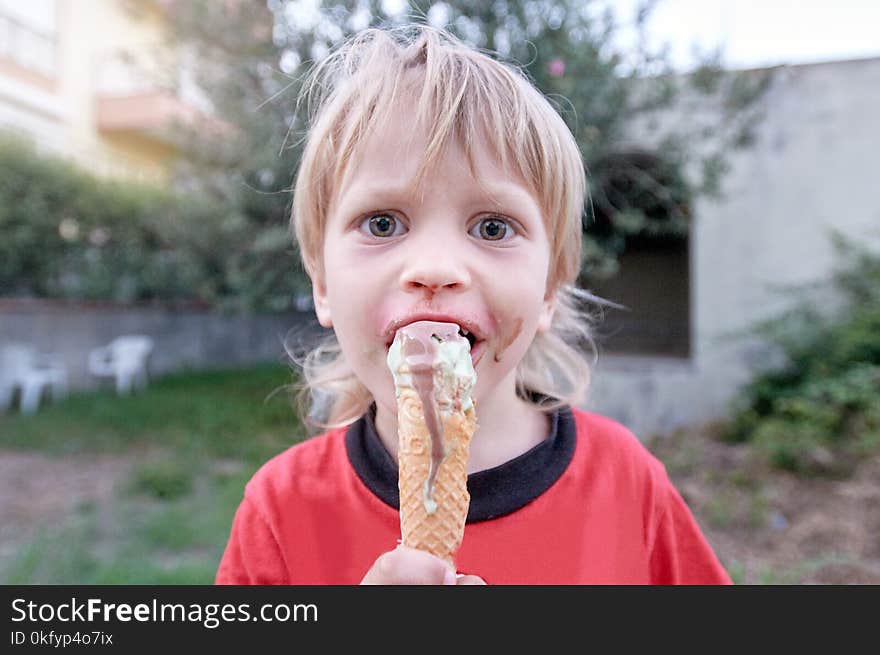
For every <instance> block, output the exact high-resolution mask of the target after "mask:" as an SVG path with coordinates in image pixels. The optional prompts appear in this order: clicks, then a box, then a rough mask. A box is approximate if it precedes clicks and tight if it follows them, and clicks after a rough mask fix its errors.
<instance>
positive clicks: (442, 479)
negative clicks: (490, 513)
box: [397, 389, 477, 567]
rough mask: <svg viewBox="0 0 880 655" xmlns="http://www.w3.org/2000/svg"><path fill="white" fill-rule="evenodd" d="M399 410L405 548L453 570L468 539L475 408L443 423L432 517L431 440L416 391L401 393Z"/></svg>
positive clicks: (454, 414)
mask: <svg viewBox="0 0 880 655" xmlns="http://www.w3.org/2000/svg"><path fill="white" fill-rule="evenodd" d="M397 408H398V418H397V420H398V437H399V451H398V466H399V470H400V474H399V476H400V477H399V481H398V487H399V489H400V530H401V535H402V538H403V544H404V545H405V546H410V547H411V548H418V549H419V550H424V551H427V552H429V553H432V554H433V555H436V556H437V557H440V558H441V559H444V560H446V561H447V562H449V564H451V565H453V567H454V562H453V556H454V554H455V552H456V551H457V550H458V547H459V546H460V545H461V540H462V537H463V536H464V524H465V519H467V513H468V507H469V505H470V498H471V497H470V494H468V490H467V461H468V452H469V449H470V442H471V437H472V436H473V434H474V430H475V429H476V423H477V421H476V414H475V412H474V408H473V407H470V408H469V409H468V410H467V411H457V412H452V413H450V414H448V415H446V416H445V417H444V418H443V420H442V425H443V441H444V450H445V452H446V455H445V457H444V458H443V460H442V461H441V463H440V467H439V469H438V471H437V475H436V477H435V479H434V494H433V501H434V503H436V509H434V511H433V512H429V509H431V508H432V507H433V505H432V504H431V503H426V502H425V496H426V485H427V480H428V474H429V472H430V469H431V435H430V433H429V431H428V428H427V425H426V421H425V417H424V410H423V407H422V402H421V400H420V398H419V395H418V393H416V391H415V390H413V389H404V390H402V391H401V393H400V396H399V397H398V399H397Z"/></svg>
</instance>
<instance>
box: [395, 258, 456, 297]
mask: <svg viewBox="0 0 880 655" xmlns="http://www.w3.org/2000/svg"><path fill="white" fill-rule="evenodd" d="M400 283H401V287H402V288H403V289H404V290H405V291H418V290H420V289H427V290H430V291H431V292H436V291H439V290H440V289H449V290H452V291H463V290H464V289H467V288H468V287H470V284H471V277H470V273H469V272H468V269H467V266H465V265H464V263H463V262H461V261H460V260H459V258H457V257H456V256H455V255H454V254H453V253H449V252H446V253H442V252H438V251H437V250H436V249H435V250H432V252H430V253H428V252H425V253H420V254H418V255H416V256H415V257H412V258H411V261H409V262H408V263H407V265H406V266H405V267H404V270H403V273H402V274H401V276H400Z"/></svg>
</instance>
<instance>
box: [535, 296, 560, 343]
mask: <svg viewBox="0 0 880 655" xmlns="http://www.w3.org/2000/svg"><path fill="white" fill-rule="evenodd" d="M555 309H556V291H551V292H550V294H548V296H547V297H546V298H544V302H543V304H542V305H541V314H540V316H538V330H537V332H538V334H541V333H543V332H548V331H549V330H550V326H551V325H552V324H553V312H554V311H555Z"/></svg>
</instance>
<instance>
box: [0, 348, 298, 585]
mask: <svg viewBox="0 0 880 655" xmlns="http://www.w3.org/2000/svg"><path fill="white" fill-rule="evenodd" d="M290 382H291V374H290V373H289V371H288V370H287V369H285V368H284V367H282V366H270V365H267V366H258V367H254V368H249V369H244V370H228V371H213V372H198V373H182V374H176V375H172V376H168V377H165V378H161V379H158V380H155V381H154V382H152V383H151V385H150V386H149V387H148V389H147V390H146V391H145V392H143V393H142V394H140V395H136V396H132V397H123V398H119V397H117V396H115V395H113V394H112V393H110V392H96V393H80V394H76V395H73V396H71V397H69V398H68V399H66V400H65V401H63V402H60V403H57V404H54V405H50V406H48V407H45V408H41V410H40V412H39V413H38V414H37V415H35V416H31V417H22V416H17V415H6V416H0V448H3V449H11V448H15V449H20V450H32V451H39V452H42V453H45V454H47V455H49V456H52V457H64V456H65V455H69V454H71V453H87V454H90V453H114V454H118V455H123V456H125V455H131V468H130V470H131V474H130V476H129V478H128V479H127V480H124V481H123V482H122V483H120V484H118V485H117V487H116V489H115V493H114V495H113V497H112V499H111V500H110V501H106V500H105V501H104V502H93V501H87V502H84V503H81V504H80V506H79V507H77V508H76V510H75V511H73V512H72V513H71V514H70V515H69V516H68V517H67V518H66V519H65V520H63V521H62V522H60V523H58V522H56V523H55V524H46V523H44V524H41V525H40V526H39V527H38V529H37V530H36V532H35V533H33V536H32V537H31V538H29V539H27V540H25V541H24V542H23V543H21V544H17V545H16V550H15V555H14V556H12V557H11V558H8V561H7V563H6V565H5V566H4V567H3V570H0V582H3V583H6V584H206V583H211V582H212V581H213V579H214V574H215V572H216V570H217V564H218V562H219V560H220V557H221V555H222V552H223V548H224V547H225V545H226V540H227V537H228V535H229V528H230V526H231V524H232V518H233V516H234V513H235V510H236V508H237V507H238V504H239V502H240V501H241V497H242V492H243V489H244V485H245V483H246V482H247V480H248V479H249V478H250V476H251V475H252V474H253V473H254V471H255V470H256V469H257V468H258V467H259V466H260V465H261V464H262V463H263V462H265V461H266V460H267V459H268V458H270V457H272V456H273V455H275V454H277V453H278V452H280V451H282V450H284V449H285V448H288V447H289V446H291V445H292V444H294V443H296V442H297V441H299V440H301V439H302V438H303V435H304V430H303V428H302V426H301V424H300V422H299V421H298V420H297V418H296V416H295V413H294V410H293V408H292V407H291V403H290V399H289V395H288V394H286V393H284V392H278V393H275V394H274V395H273V391H275V390H277V389H278V388H279V387H282V386H283V385H285V384H288V383H290ZM270 396H271V397H270Z"/></svg>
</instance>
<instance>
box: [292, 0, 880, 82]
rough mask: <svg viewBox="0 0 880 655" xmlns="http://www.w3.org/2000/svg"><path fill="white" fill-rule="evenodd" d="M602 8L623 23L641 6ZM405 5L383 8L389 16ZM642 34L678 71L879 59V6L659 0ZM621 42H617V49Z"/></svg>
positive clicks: (618, 2) (399, 0) (627, 1)
mask: <svg viewBox="0 0 880 655" xmlns="http://www.w3.org/2000/svg"><path fill="white" fill-rule="evenodd" d="M600 1H604V4H607V5H610V6H611V7H612V8H613V9H614V11H615V13H616V14H617V16H618V18H619V19H621V20H623V21H624V22H626V21H632V19H633V16H634V15H635V8H636V7H637V5H638V4H639V0H600ZM311 2H314V0H311ZM311 2H310V0H306V2H305V4H311ZM407 4H408V3H407V2H406V0H384V2H383V5H384V8H385V9H386V10H390V11H396V10H399V9H402V8H404V7H405V6H406V5H407ZM420 4H422V5H424V2H421V3H420ZM648 34H649V38H650V39H651V42H652V43H655V44H660V43H664V42H665V43H668V44H669V45H670V46H671V51H670V56H671V58H672V63H673V65H675V67H676V68H679V69H682V70H686V69H688V68H690V67H691V66H692V64H693V62H694V60H695V58H694V56H693V47H694V45H696V46H698V47H699V48H701V49H702V50H703V51H704V52H706V51H710V50H713V49H715V48H716V47H718V46H719V45H721V46H722V47H723V50H722V52H723V62H724V64H725V66H727V67H730V68H757V67H762V66H773V65H777V64H798V63H812V62H819V61H839V60H844V59H860V58H863V57H880V0H799V1H794V0H660V2H658V5H657V7H656V9H655V10H654V12H653V15H652V18H651V21H650V22H649V30H648ZM627 38H628V37H627V35H626V34H625V33H624V34H622V35H621V42H622V43H625V42H626V41H627Z"/></svg>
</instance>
